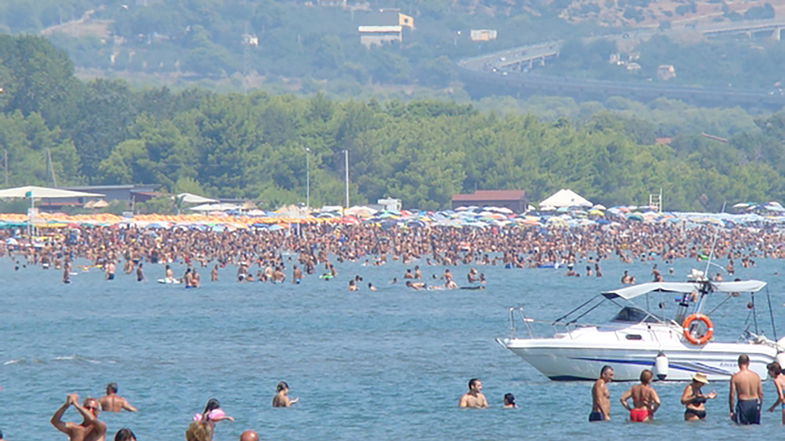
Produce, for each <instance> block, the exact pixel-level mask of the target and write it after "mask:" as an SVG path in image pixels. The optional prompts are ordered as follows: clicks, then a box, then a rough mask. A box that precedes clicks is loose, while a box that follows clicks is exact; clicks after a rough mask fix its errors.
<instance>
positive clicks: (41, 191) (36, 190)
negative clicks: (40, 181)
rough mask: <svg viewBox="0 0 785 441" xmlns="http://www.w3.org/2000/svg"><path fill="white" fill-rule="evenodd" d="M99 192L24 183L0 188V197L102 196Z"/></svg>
mask: <svg viewBox="0 0 785 441" xmlns="http://www.w3.org/2000/svg"><path fill="white" fill-rule="evenodd" d="M103 196H105V195H103V194H99V193H86V192H83V191H72V190H61V189H59V188H49V187H37V186H35V185H26V186H24V187H15V188H6V189H4V190H0V198H49V199H57V198H90V197H103Z"/></svg>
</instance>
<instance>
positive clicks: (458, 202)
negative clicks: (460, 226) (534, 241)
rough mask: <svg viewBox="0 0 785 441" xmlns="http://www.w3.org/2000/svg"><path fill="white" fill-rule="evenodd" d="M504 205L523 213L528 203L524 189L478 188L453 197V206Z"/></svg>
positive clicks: (454, 207)
mask: <svg viewBox="0 0 785 441" xmlns="http://www.w3.org/2000/svg"><path fill="white" fill-rule="evenodd" d="M472 205H474V206H477V207H504V208H509V209H510V210H512V211H513V212H515V213H523V212H524V211H526V206H527V205H528V201H527V197H526V191H524V190H476V191H475V192H474V193H470V194H456V195H454V196H453V197H452V208H453V209H456V208H458V207H468V206H472Z"/></svg>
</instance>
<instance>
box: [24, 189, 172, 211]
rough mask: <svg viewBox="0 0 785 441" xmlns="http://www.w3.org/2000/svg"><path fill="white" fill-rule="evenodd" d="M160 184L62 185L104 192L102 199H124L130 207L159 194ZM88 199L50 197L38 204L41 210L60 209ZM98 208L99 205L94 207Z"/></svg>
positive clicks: (92, 191) (84, 190)
mask: <svg viewBox="0 0 785 441" xmlns="http://www.w3.org/2000/svg"><path fill="white" fill-rule="evenodd" d="M158 187H160V185H158V184H129V185H87V186H74V187H62V189H63V190H72V191H83V192H87V193H99V194H103V195H104V197H103V198H101V199H102V200H105V201H108V202H111V201H122V202H125V203H127V204H128V208H129V209H130V208H131V207H133V206H134V204H136V203H137V202H145V201H149V200H150V199H152V198H154V197H155V196H157V195H158V193H157V190H158ZM86 202H89V201H87V200H86V199H85V198H59V199H48V198H42V199H41V202H40V203H38V204H37V206H38V207H39V208H40V209H41V211H58V210H60V209H63V208H66V207H79V206H83V205H84V204H85V203H86ZM94 208H97V207H94Z"/></svg>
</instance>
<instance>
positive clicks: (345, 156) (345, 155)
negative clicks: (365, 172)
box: [343, 150, 349, 208]
mask: <svg viewBox="0 0 785 441" xmlns="http://www.w3.org/2000/svg"><path fill="white" fill-rule="evenodd" d="M343 167H344V169H345V170H346V208H349V150H344V151H343Z"/></svg>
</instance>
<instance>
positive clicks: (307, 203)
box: [305, 147, 311, 209]
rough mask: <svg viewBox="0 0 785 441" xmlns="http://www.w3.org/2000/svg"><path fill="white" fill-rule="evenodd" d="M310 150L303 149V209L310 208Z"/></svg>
mask: <svg viewBox="0 0 785 441" xmlns="http://www.w3.org/2000/svg"><path fill="white" fill-rule="evenodd" d="M310 158H311V149H309V148H308V147H306V148H305V208H307V209H310V208H311V160H310Z"/></svg>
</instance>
